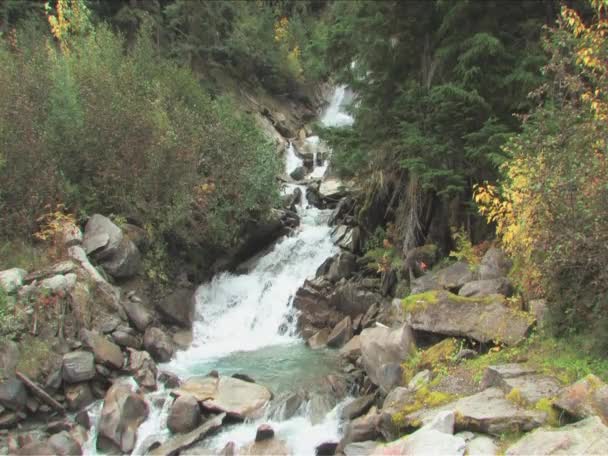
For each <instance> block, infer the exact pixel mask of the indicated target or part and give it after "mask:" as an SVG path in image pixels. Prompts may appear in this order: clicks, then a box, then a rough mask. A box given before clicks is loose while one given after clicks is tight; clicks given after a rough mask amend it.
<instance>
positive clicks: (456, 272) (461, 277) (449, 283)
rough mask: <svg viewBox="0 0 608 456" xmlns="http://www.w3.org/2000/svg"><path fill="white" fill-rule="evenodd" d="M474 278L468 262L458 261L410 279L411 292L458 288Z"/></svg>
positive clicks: (453, 289)
mask: <svg viewBox="0 0 608 456" xmlns="http://www.w3.org/2000/svg"><path fill="white" fill-rule="evenodd" d="M473 280H475V274H474V273H473V271H472V270H471V267H470V265H469V264H468V263H465V262H464V261H458V262H456V263H454V264H452V265H450V266H448V267H447V268H443V269H440V270H438V271H436V272H429V273H426V274H425V275H423V276H422V277H419V278H417V279H415V280H413V281H412V286H411V288H412V291H411V294H413V295H414V294H418V293H424V292H425V291H431V290H441V289H444V290H450V291H455V290H458V289H460V288H461V287H462V286H463V285H464V284H465V283H467V282H471V281H473Z"/></svg>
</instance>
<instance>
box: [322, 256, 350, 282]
mask: <svg viewBox="0 0 608 456" xmlns="http://www.w3.org/2000/svg"><path fill="white" fill-rule="evenodd" d="M355 260H356V257H355V255H353V254H352V253H350V252H341V253H339V254H338V255H337V256H336V257H335V258H334V260H333V261H332V263H331V265H330V267H329V270H328V272H327V278H328V279H329V280H330V281H331V282H333V283H336V282H338V281H339V280H341V279H348V278H349V277H350V276H351V275H352V274H353V273H354V272H355V271H356V270H357V263H356V261H355Z"/></svg>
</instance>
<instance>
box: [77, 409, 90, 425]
mask: <svg viewBox="0 0 608 456" xmlns="http://www.w3.org/2000/svg"><path fill="white" fill-rule="evenodd" d="M74 421H75V422H76V424H79V425H80V426H82V427H83V428H85V429H87V430H88V429H91V419H90V418H89V413H88V412H87V411H86V410H81V411H80V412H78V413H77V414H76V415H75V416H74Z"/></svg>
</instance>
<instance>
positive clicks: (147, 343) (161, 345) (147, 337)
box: [144, 326, 175, 363]
mask: <svg viewBox="0 0 608 456" xmlns="http://www.w3.org/2000/svg"><path fill="white" fill-rule="evenodd" d="M144 348H145V349H146V350H147V351H148V352H149V353H150V354H151V355H152V357H153V358H154V359H155V360H156V361H157V362H159V363H166V362H167V361H169V360H171V357H172V356H173V353H174V352H175V347H174V346H173V341H172V340H171V339H170V338H169V336H168V335H167V334H165V333H164V332H163V331H162V330H161V329H160V328H155V327H152V326H150V327H148V329H146V332H145V333H144Z"/></svg>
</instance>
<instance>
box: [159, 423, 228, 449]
mask: <svg viewBox="0 0 608 456" xmlns="http://www.w3.org/2000/svg"><path fill="white" fill-rule="evenodd" d="M225 417H226V414H225V413H221V414H219V415H216V416H214V417H213V418H210V419H208V420H207V421H205V422H204V423H203V424H201V425H200V426H199V427H197V428H196V429H194V430H193V431H190V432H188V433H186V434H177V435H174V436H173V437H171V438H170V439H169V440H167V441H166V442H165V443H163V444H162V445H160V446H159V447H158V448H155V449H154V450H152V451H150V452H149V453H148V454H150V456H173V455H177V454H180V453H181V452H182V451H183V450H186V449H188V448H190V447H191V446H193V445H194V444H195V443H197V442H200V441H201V440H203V439H204V438H205V437H206V436H208V435H210V434H212V433H214V432H216V431H217V430H218V429H219V428H221V427H222V422H223V420H224V418H225Z"/></svg>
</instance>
